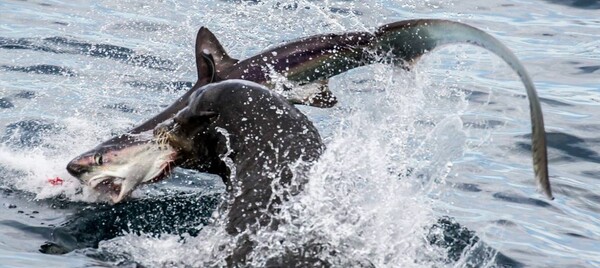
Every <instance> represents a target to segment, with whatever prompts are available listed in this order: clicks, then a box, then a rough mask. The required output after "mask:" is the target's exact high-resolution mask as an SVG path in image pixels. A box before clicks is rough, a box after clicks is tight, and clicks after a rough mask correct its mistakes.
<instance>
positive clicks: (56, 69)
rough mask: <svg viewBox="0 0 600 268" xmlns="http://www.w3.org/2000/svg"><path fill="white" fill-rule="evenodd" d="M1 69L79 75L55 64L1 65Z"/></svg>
mask: <svg viewBox="0 0 600 268" xmlns="http://www.w3.org/2000/svg"><path fill="white" fill-rule="evenodd" d="M0 69H2V70H5V71H12V72H22V73H33V74H49V75H62V76H75V75H77V74H76V73H75V72H74V71H73V70H71V69H69V68H66V67H60V66H55V65H48V64H40V65H33V66H9V65H1V66H0Z"/></svg>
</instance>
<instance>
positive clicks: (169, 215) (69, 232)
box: [0, 193, 522, 267]
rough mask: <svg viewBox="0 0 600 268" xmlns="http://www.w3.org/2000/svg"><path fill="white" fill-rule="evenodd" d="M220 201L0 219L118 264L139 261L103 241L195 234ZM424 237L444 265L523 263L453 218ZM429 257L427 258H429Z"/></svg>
mask: <svg viewBox="0 0 600 268" xmlns="http://www.w3.org/2000/svg"><path fill="white" fill-rule="evenodd" d="M220 201H221V197H220V194H200V193H191V194H190V193H180V194H177V195H172V196H162V197H154V198H145V199H137V200H131V201H128V202H125V203H120V204H117V205H108V204H94V205H89V204H84V203H77V202H75V203H74V202H66V201H65V200H63V201H60V199H51V200H43V201H38V202H42V203H45V204H46V205H47V206H50V207H55V206H56V205H58V204H55V203H62V205H61V206H62V207H63V208H65V207H70V209H72V210H76V212H75V213H73V214H72V215H71V216H68V217H67V218H66V220H64V222H63V223H62V224H60V226H58V227H52V226H47V227H39V226H30V225H27V224H23V223H20V222H18V221H12V220H10V221H2V222H0V224H2V225H6V226H11V227H13V228H16V229H18V230H21V231H24V232H27V233H34V234H38V235H40V236H41V237H43V238H44V239H46V240H47V242H46V243H45V244H43V245H42V246H41V247H40V252H42V253H46V254H66V253H69V252H71V251H74V250H79V251H81V252H83V253H85V254H86V255H87V256H89V257H91V258H94V259H97V260H100V261H104V262H109V263H112V264H115V265H117V266H131V265H138V264H136V263H132V262H131V260H128V257H127V256H125V255H123V256H122V254H119V253H115V252H104V251H102V250H98V249H96V248H97V247H98V244H99V243H100V242H101V241H105V240H109V239H112V238H115V237H118V236H121V235H124V234H126V233H132V234H138V235H140V234H144V235H149V236H152V237H160V236H161V235H164V234H172V235H173V234H174V235H181V236H182V239H183V236H184V235H189V236H192V237H194V236H197V235H198V234H199V232H200V230H201V229H202V226H204V225H206V224H208V222H209V219H210V217H211V214H212V212H213V211H214V209H216V207H217V206H218V204H219V202H220ZM425 239H426V241H427V242H428V243H429V244H430V245H432V246H435V247H438V248H440V249H442V251H443V252H445V255H443V256H441V257H436V260H435V261H441V262H444V263H446V264H452V263H457V262H460V263H461V264H463V266H464V267H481V266H486V265H487V266H490V265H491V266H494V267H521V266H522V264H520V263H519V262H517V261H515V260H512V259H510V258H509V257H507V256H505V255H503V254H502V253H499V252H498V251H496V250H494V249H493V248H491V247H489V246H487V245H486V244H485V243H483V242H482V241H481V240H480V239H479V237H478V236H477V235H476V234H475V232H473V231H471V230H469V229H467V228H465V227H463V226H461V225H460V224H459V223H458V222H456V221H455V220H454V219H453V218H450V217H442V218H440V219H438V220H437V222H436V223H434V224H433V225H431V226H430V227H429V228H428V229H427V230H425ZM425 261H429V260H425Z"/></svg>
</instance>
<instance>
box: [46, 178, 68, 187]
mask: <svg viewBox="0 0 600 268" xmlns="http://www.w3.org/2000/svg"><path fill="white" fill-rule="evenodd" d="M48 182H49V183H50V184H52V186H57V185H62V184H63V182H64V180H63V179H61V178H60V177H56V178H54V179H48Z"/></svg>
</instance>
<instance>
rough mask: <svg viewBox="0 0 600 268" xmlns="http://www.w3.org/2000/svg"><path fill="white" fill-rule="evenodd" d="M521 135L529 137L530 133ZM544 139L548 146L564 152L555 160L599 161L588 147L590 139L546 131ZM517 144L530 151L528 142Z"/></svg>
mask: <svg viewBox="0 0 600 268" xmlns="http://www.w3.org/2000/svg"><path fill="white" fill-rule="evenodd" d="M522 137H524V138H526V139H530V138H531V134H527V135H523V136H522ZM546 141H547V144H548V147H550V148H554V149H557V150H559V151H561V152H563V153H564V154H565V155H562V156H561V157H559V158H558V159H556V160H559V161H567V162H575V161H579V160H585V161H589V162H592V163H600V155H599V154H598V153H597V152H595V151H593V150H590V149H588V148H589V147H590V146H589V145H588V143H589V142H590V141H591V140H588V141H586V140H584V139H582V138H579V137H577V136H574V135H570V134H567V133H562V132H548V133H546ZM594 142H597V141H594ZM517 146H518V147H519V148H521V149H523V150H526V151H531V144H529V143H525V142H517Z"/></svg>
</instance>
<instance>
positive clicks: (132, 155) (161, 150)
mask: <svg viewBox="0 0 600 268" xmlns="http://www.w3.org/2000/svg"><path fill="white" fill-rule="evenodd" d="M176 155H177V154H176V151H175V149H173V148H172V147H171V146H169V145H168V144H159V143H157V142H155V141H148V142H136V143H135V144H128V145H126V146H123V147H120V148H115V149H110V148H107V149H105V150H102V153H98V152H95V153H94V154H93V155H88V156H87V157H82V158H78V159H75V160H73V161H78V162H77V165H81V166H84V167H85V168H86V172H84V173H83V174H81V175H80V176H77V177H78V178H79V179H80V180H81V181H82V182H83V183H84V184H86V185H87V186H89V187H91V188H92V189H94V190H96V191H97V192H99V193H101V194H102V195H104V196H106V197H108V198H109V199H110V200H111V201H112V202H113V203H115V204H116V203H119V202H121V201H123V200H124V199H126V198H127V197H128V196H129V195H130V194H131V192H133V190H135V188H136V187H137V186H138V185H140V184H145V183H152V182H156V181H159V180H162V179H163V178H165V177H167V176H168V175H169V174H170V173H171V171H172V169H173V167H174V165H173V163H174V161H175V158H176ZM100 157H101V158H100ZM98 158H100V159H103V160H102V161H98V160H97V159H98Z"/></svg>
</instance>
